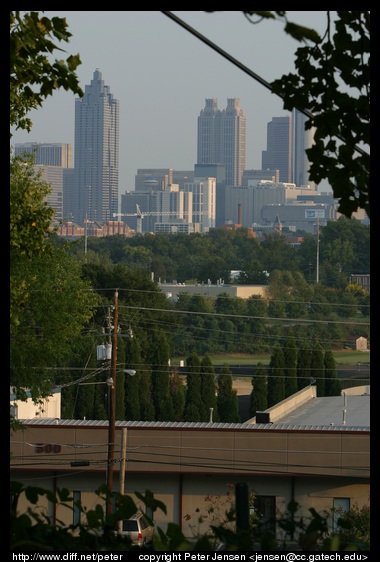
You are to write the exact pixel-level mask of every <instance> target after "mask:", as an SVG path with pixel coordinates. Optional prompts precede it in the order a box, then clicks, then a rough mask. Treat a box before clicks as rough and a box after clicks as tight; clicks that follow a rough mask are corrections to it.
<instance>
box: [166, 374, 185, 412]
mask: <svg viewBox="0 0 380 562" xmlns="http://www.w3.org/2000/svg"><path fill="white" fill-rule="evenodd" d="M170 394H171V397H172V402H173V415H174V417H173V421H182V418H183V413H184V411H185V400H186V387H185V385H184V384H183V382H182V379H181V377H180V376H179V375H178V373H172V374H171V376H170Z"/></svg>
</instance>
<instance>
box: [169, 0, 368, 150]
mask: <svg viewBox="0 0 380 562" xmlns="http://www.w3.org/2000/svg"><path fill="white" fill-rule="evenodd" d="M161 11H162V10H161ZM162 13H163V14H164V15H165V16H167V17H168V18H170V19H172V20H173V21H175V22H176V23H177V24H178V25H180V26H181V27H183V28H184V29H186V31H188V32H189V33H191V34H192V35H194V37H196V38H197V39H199V40H200V41H202V42H203V43H205V44H206V45H207V46H208V47H210V48H211V49H213V50H214V51H216V52H217V53H219V54H220V55H222V57H224V58H225V59H227V60H228V61H230V62H232V64H234V65H235V66H237V67H238V68H240V70H242V71H243V72H245V73H246V74H248V76H250V77H251V78H253V79H254V80H256V81H257V82H259V83H260V84H261V85H262V86H264V87H265V88H267V89H268V90H269V91H270V92H271V93H272V94H273V93H274V92H273V90H272V86H271V85H270V83H269V82H267V81H266V80H264V78H261V76H259V75H258V74H256V73H255V72H253V71H252V70H251V69H249V68H248V67H247V66H245V65H244V64H242V63H241V62H240V61H238V60H237V59H235V58H234V57H232V56H231V55H230V54H229V53H227V52H226V51H224V50H223V49H221V48H220V47H218V45H216V44H215V43H213V42H212V41H210V39H207V37H205V36H204V35H202V34H201V33H199V32H198V31H197V30H196V29H194V28H193V27H191V26H190V25H188V24H187V23H186V22H184V21H183V20H181V19H180V18H179V17H177V16H176V15H174V14H173V12H164V11H162ZM276 95H277V96H278V97H279V98H281V99H283V97H282V96H281V95H280V94H277V93H276ZM295 109H297V110H298V111H300V112H301V113H303V114H304V115H306V116H307V117H309V118H310V119H313V118H314V115H313V113H312V112H311V111H310V110H309V109H302V108H300V107H295ZM336 137H337V138H338V139H339V140H341V141H343V142H345V139H344V137H342V136H341V135H339V134H336ZM355 150H356V151H357V152H359V154H362V155H363V156H369V155H368V154H367V152H366V151H365V150H363V149H362V148H360V147H359V146H357V145H355Z"/></svg>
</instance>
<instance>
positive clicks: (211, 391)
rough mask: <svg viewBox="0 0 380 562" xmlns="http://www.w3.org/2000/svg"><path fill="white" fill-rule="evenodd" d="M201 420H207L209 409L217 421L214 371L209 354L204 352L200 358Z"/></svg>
mask: <svg viewBox="0 0 380 562" xmlns="http://www.w3.org/2000/svg"><path fill="white" fill-rule="evenodd" d="M201 395H202V421H209V419H210V410H212V412H213V414H212V415H213V417H212V419H213V421H214V422H217V421H219V417H218V409H217V403H216V383H215V371H214V366H213V364H212V361H211V359H210V356H209V355H208V354H207V353H206V354H205V355H204V356H203V357H202V360H201Z"/></svg>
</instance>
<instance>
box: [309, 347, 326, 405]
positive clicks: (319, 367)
mask: <svg viewBox="0 0 380 562" xmlns="http://www.w3.org/2000/svg"><path fill="white" fill-rule="evenodd" d="M310 377H312V378H314V379H315V380H316V384H317V396H319V397H322V396H325V366H324V351H323V347H322V346H321V344H320V343H319V342H318V341H317V342H314V344H313V345H312V347H311V354H310Z"/></svg>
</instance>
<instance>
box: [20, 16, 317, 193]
mask: <svg viewBox="0 0 380 562" xmlns="http://www.w3.org/2000/svg"><path fill="white" fill-rule="evenodd" d="M173 13H174V14H175V15H177V16H178V17H179V18H181V19H182V20H183V21H185V22H187V23H188V24H189V25H190V26H192V27H193V28H194V29H196V30H197V31H198V32H199V33H201V34H203V35H204V36H206V37H207V38H208V39H209V40H210V41H212V42H214V43H215V44H216V45H217V46H219V47H220V48H221V49H223V50H225V51H226V52H227V53H229V54H230V55H231V56H233V57H234V58H236V59H237V60H238V61H239V62H241V63H242V64H244V65H246V66H247V67H248V68H249V69H251V70H252V71H253V72H255V73H256V74H258V75H259V76H260V77H262V78H263V79H264V80H266V81H267V82H270V81H272V80H274V79H276V78H279V77H281V76H282V75H283V74H285V73H289V72H292V71H294V59H295V51H296V49H297V48H299V47H301V46H302V44H300V43H298V42H297V41H295V40H294V39H292V38H291V37H289V36H288V35H287V34H286V33H285V31H284V26H283V24H282V23H280V22H276V21H262V22H260V23H259V24H257V25H252V24H251V23H250V22H249V21H248V20H247V18H245V16H244V14H243V13H242V12H238V11H237V12H213V13H207V12H197V11H195V12H180V11H179V12H173ZM287 14H288V17H289V20H290V21H294V22H296V23H300V24H302V25H305V26H308V27H312V28H314V29H316V30H317V31H318V32H319V33H323V31H324V29H325V25H326V12H322V11H320V12H307V11H304V12H287ZM45 15H46V16H47V17H50V18H51V17H53V16H59V17H66V19H67V23H68V29H69V31H70V33H72V35H73V36H72V38H71V41H70V43H69V44H60V45H59V46H60V47H62V48H64V49H65V51H66V53H63V54H62V57H65V56H68V54H76V53H79V54H80V57H81V60H82V64H81V65H80V66H79V68H78V70H77V73H78V77H79V79H80V84H81V87H82V89H83V90H84V87H85V85H86V84H88V83H89V81H90V79H91V76H92V75H93V72H94V70H95V69H96V68H99V70H100V71H101V73H102V75H103V79H104V81H105V83H106V84H107V85H109V86H110V88H111V91H112V92H113V95H114V96H115V98H116V99H118V100H119V102H120V171H119V176H120V182H119V195H120V194H121V193H123V192H124V191H125V190H126V189H133V188H134V178H135V175H136V172H137V169H139V168H165V167H168V168H173V169H175V170H187V169H192V168H193V167H194V165H195V164H196V162H197V125H196V118H197V116H198V115H199V110H200V108H201V107H203V106H204V103H205V100H206V99H207V98H211V97H215V98H217V99H219V100H220V102H221V104H222V103H223V104H224V103H225V102H226V100H227V99H228V98H233V97H236V98H239V99H240V105H241V107H242V108H243V110H244V113H245V115H246V117H247V163H246V168H247V169H260V168H261V154H262V151H263V150H265V149H266V141H267V139H266V130H267V123H268V122H269V121H270V120H271V119H272V118H273V117H277V116H278V117H281V116H287V115H290V113H289V112H288V111H285V110H284V109H283V104H282V100H281V99H280V98H278V97H277V96H275V95H273V94H271V93H270V91H269V90H268V89H266V88H265V87H264V86H263V85H262V84H259V83H258V82H257V81H255V80H254V79H253V78H251V77H250V76H248V75H247V74H245V73H244V72H243V71H242V70H241V69H239V68H237V67H236V66H234V65H233V64H232V63H231V62H230V61H228V60H226V59H225V58H223V57H222V56H221V55H220V54H219V53H216V52H215V51H213V50H212V49H211V48H210V47H208V46H207V45H205V44H204V43H202V42H201V41H200V40H199V39H197V38H195V37H194V36H193V35H191V34H190V33H189V32H187V31H186V30H184V29H183V28H181V27H180V26H179V25H177V24H176V23H175V22H173V21H172V20H170V19H169V18H168V17H167V16H165V14H164V13H162V12H159V11H153V12H138V11H132V12H128V11H124V12H111V11H105V12H70V11H68V12H63V11H62V12H60V11H45ZM264 47H265V48H264ZM54 56H56V57H58V58H59V56H60V55H59V53H58V52H57V53H55V55H54ZM30 117H31V119H32V121H33V127H32V130H31V133H30V134H27V133H26V132H25V131H17V132H14V135H13V138H12V141H11V143H12V144H14V143H20V142H22V143H24V142H43V143H54V142H60V143H71V144H73V146H74V122H75V96H74V95H73V94H71V93H70V92H65V91H57V92H55V93H54V94H53V96H52V97H51V98H48V99H47V100H46V102H45V103H44V105H43V107H42V108H39V109H38V110H36V111H32V112H31V114H30ZM74 149H75V146H74ZM322 187H323V182H322V184H321V186H320V189H321V190H326V189H328V185H327V187H326V185H325V186H324V188H323V189H322Z"/></svg>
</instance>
